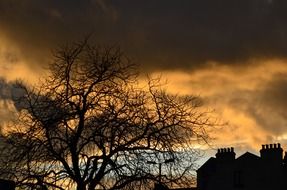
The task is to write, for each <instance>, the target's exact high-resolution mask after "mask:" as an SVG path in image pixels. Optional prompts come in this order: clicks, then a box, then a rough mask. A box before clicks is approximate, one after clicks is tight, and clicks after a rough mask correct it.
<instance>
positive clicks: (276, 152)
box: [260, 143, 283, 164]
mask: <svg viewBox="0 0 287 190" xmlns="http://www.w3.org/2000/svg"><path fill="white" fill-rule="evenodd" d="M260 156H261V159H262V160H263V161H266V162H269V163H275V164H282V158H283V149H282V148H281V145H280V144H279V143H278V144H269V145H268V144H266V145H262V149H261V150H260Z"/></svg>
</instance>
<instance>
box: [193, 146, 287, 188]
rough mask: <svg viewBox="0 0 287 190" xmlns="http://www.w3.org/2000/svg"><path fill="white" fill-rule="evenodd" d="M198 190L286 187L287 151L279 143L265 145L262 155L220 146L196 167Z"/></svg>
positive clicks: (261, 151)
mask: <svg viewBox="0 0 287 190" xmlns="http://www.w3.org/2000/svg"><path fill="white" fill-rule="evenodd" d="M197 189H198V190H239V189H242V190H257V189H258V190H271V189H272V190H283V189H284V190H286V189H287V155H286V153H285V156H284V158H283V149H282V148H281V146H280V144H270V145H262V149H261V150H260V157H259V156H256V155H254V154H252V153H249V152H246V153H245V154H243V155H241V156H240V157H238V158H235V152H234V149H233V148H224V149H219V150H218V152H217V154H216V157H215V158H214V157H211V158H210V159H209V160H207V161H206V162H205V163H204V164H203V165H202V166H201V167H200V168H199V169H198V170H197Z"/></svg>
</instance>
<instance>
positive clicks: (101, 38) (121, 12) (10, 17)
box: [0, 0, 287, 152]
mask: <svg viewBox="0 0 287 190" xmlns="http://www.w3.org/2000/svg"><path fill="white" fill-rule="evenodd" d="M286 5H287V1H283V0H278V1H270V0H262V1H257V0H249V1H236V3H235V1H230V0H223V1H220V3H219V4H217V3H215V1H214V0H201V1H192V0H188V1H181V2H180V3H179V1H171V0H161V1H157V2H154V1H150V2H146V1H140V2H136V3H135V1H131V0H121V1H119V0H116V1H110V0H106V1H104V0H89V1H88V0H83V1H79V2H77V1H72V0H69V1H68V0H63V1H55V2H52V1H49V0H44V1H42V2H41V3H39V2H38V1H37V0H30V1H21V2H19V1H7V0H0V7H1V8H0V28H1V30H0V78H4V79H5V80H6V81H5V82H7V83H9V82H13V81H14V80H15V79H18V78H21V79H24V80H25V81H27V82H29V83H33V82H35V81H37V80H38V78H39V77H40V78H41V77H43V76H44V70H43V67H45V65H47V62H49V61H51V59H50V58H51V57H50V56H51V50H52V49H54V48H56V47H57V46H59V45H61V44H63V43H65V42H69V41H72V40H78V39H81V38H82V37H83V36H84V35H86V34H88V33H90V32H93V40H94V41H95V42H96V43H99V44H111V45H119V46H121V47H123V50H124V52H125V53H126V54H127V56H129V57H130V58H131V59H132V60H133V61H135V62H136V63H139V64H140V66H141V67H140V71H141V74H147V73H148V74H152V75H153V74H154V75H161V76H162V78H163V80H165V79H166V80H167V81H168V84H167V86H166V87H167V90H168V91H169V92H171V93H178V94H187V95H189V94H195V95H199V96H200V97H201V98H202V100H203V102H204V106H205V108H207V109H214V113H216V115H217V116H218V117H219V118H220V119H221V120H222V121H224V122H228V125H227V126H225V127H222V128H221V129H220V130H217V131H216V132H215V133H213V134H212V136H213V137H215V140H214V141H213V145H214V147H215V148H216V147H221V146H234V147H235V148H237V149H238V150H241V151H245V150H250V151H253V152H257V151H258V149H259V147H260V145H261V144H265V143H274V142H281V143H282V145H283V147H284V148H285V149H286V148H287V99H286V98H285V97H287V61H286V60H287V59H286V58H287V51H286V50H287V27H286V21H287V14H286V10H285V7H286ZM3 89H4V90H3ZM5 93H6V92H5V88H4V87H3V86H2V89H1V94H0V96H1V98H2V99H0V108H1V110H0V118H1V122H0V124H1V125H3V123H5V122H6V121H7V120H8V119H11V114H12V112H13V106H12V107H11V104H12V103H11V101H10V100H9V98H8V95H6V94H5ZM9 110H10V111H9Z"/></svg>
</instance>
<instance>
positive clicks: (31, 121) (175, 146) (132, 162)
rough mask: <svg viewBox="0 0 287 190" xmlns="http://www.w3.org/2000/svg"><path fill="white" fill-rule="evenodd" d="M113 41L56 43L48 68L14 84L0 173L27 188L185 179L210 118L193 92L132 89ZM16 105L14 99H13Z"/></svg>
mask: <svg viewBox="0 0 287 190" xmlns="http://www.w3.org/2000/svg"><path fill="white" fill-rule="evenodd" d="M135 71H136V67H135V65H133V64H132V63H131V62H130V61H129V60H128V59H127V58H126V57H125V56H124V55H123V54H122V52H121V51H120V50H119V49H117V48H101V47H98V46H93V45H90V44H89V43H88V42H87V41H83V42H79V43H73V44H70V45H68V46H66V47H62V48H60V49H58V50H57V51H56V52H55V53H54V61H53V62H52V63H51V65H50V67H49V75H48V77H47V78H46V79H45V80H43V81H42V82H41V83H39V84H38V85H35V86H33V87H31V86H27V85H24V84H22V83H19V87H20V88H21V89H22V92H23V94H24V95H23V96H21V99H20V105H21V106H20V107H21V110H20V111H19V114H18V116H19V120H18V122H16V123H14V124H13V125H11V126H10V128H9V130H7V131H6V135H5V137H4V139H6V140H5V143H6V146H5V147H3V148H2V149H3V150H2V152H5V153H6V155H9V156H8V157H5V158H4V159H3V160H2V162H5V163H6V164H3V165H4V166H2V168H1V171H2V175H5V176H6V177H8V178H13V179H14V180H16V181H17V184H18V185H19V186H21V187H22V188H25V187H26V188H30V189H48V188H49V189H69V188H76V189H77V190H94V189H134V188H135V187H137V188H145V187H149V186H150V185H151V184H152V183H151V182H160V183H163V184H166V185H170V184H178V185H180V184H186V183H191V182H193V181H192V179H194V178H193V175H192V172H191V171H194V168H195V162H194V161H195V160H196V158H198V156H199V152H198V151H197V150H196V148H195V147H194V146H195V145H197V144H198V143H200V142H206V141H207V140H208V135H207V133H206V129H207V128H208V126H211V125H213V123H212V122H210V121H209V118H208V116H207V115H206V113H205V112H203V111H202V110H200V109H199V108H198V106H199V104H198V103H199V101H198V99H197V98H195V97H190V96H186V97H182V96H176V95H170V94H168V93H166V92H165V91H164V90H163V89H162V88H161V86H160V85H159V82H158V80H152V79H151V80H148V82H147V85H146V86H147V88H144V87H143V88H139V87H138V85H137V81H138V77H137V75H136V72H135ZM18 107H19V106H18Z"/></svg>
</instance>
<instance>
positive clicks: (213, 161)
mask: <svg viewBox="0 0 287 190" xmlns="http://www.w3.org/2000/svg"><path fill="white" fill-rule="evenodd" d="M215 164H216V158H214V157H211V158H209V159H208V160H207V161H206V162H205V163H204V164H203V165H202V166H201V167H200V168H199V169H198V170H197V171H201V170H211V169H213V168H214V167H215Z"/></svg>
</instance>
